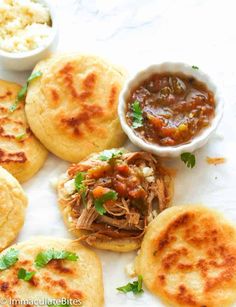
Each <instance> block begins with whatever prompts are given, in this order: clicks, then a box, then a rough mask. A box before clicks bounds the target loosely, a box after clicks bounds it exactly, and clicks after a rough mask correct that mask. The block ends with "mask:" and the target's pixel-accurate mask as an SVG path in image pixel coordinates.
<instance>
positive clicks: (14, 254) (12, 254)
mask: <svg viewBox="0 0 236 307" xmlns="http://www.w3.org/2000/svg"><path fill="white" fill-rule="evenodd" d="M18 255H19V251H17V250H16V249H14V248H11V249H10V250H8V251H7V252H6V253H5V255H3V256H1V257H0V270H1V271H4V270H6V269H8V268H10V267H11V266H12V265H13V264H15V263H16V262H17V261H18Z"/></svg>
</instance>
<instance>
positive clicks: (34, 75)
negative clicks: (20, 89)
mask: <svg viewBox="0 0 236 307" xmlns="http://www.w3.org/2000/svg"><path fill="white" fill-rule="evenodd" d="M42 75H43V73H42V72H41V71H36V72H34V73H33V74H31V75H30V76H29V78H28V80H27V83H29V82H31V81H33V80H34V79H37V78H38V77H41V76H42Z"/></svg>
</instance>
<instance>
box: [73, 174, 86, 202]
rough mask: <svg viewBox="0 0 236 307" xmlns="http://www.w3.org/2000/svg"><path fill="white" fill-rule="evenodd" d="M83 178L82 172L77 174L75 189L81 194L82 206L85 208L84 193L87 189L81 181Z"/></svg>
mask: <svg viewBox="0 0 236 307" xmlns="http://www.w3.org/2000/svg"><path fill="white" fill-rule="evenodd" d="M84 177H85V173H84V172H79V173H78V174H77V175H76V177H75V188H76V190H77V191H78V192H81V197H82V202H83V205H84V206H86V193H87V187H86V186H85V185H84V184H83V180H84Z"/></svg>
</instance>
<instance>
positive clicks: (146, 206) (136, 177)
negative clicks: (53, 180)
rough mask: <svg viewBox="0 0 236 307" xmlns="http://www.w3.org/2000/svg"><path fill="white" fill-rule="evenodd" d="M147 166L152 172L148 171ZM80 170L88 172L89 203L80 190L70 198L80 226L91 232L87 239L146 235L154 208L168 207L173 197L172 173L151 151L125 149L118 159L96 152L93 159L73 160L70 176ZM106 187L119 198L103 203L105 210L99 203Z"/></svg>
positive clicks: (85, 178) (133, 237)
mask: <svg viewBox="0 0 236 307" xmlns="http://www.w3.org/2000/svg"><path fill="white" fill-rule="evenodd" d="M145 168H146V172H151V173H150V174H151V175H150V174H148V173H144V169H145ZM78 172H85V174H86V175H85V177H84V179H83V185H84V186H85V187H86V194H85V195H86V206H85V204H84V202H83V199H82V198H83V197H82V196H81V193H80V192H78V191H77V192H76V194H74V195H71V197H70V199H69V200H68V198H66V201H67V204H68V205H69V206H71V208H72V212H73V217H74V218H77V224H76V227H77V229H83V230H87V231H88V232H89V234H88V235H86V236H84V237H82V238H81V239H82V240H86V241H87V242H92V241H93V240H96V239H99V240H109V239H120V238H132V239H140V238H142V236H143V235H144V233H145V229H146V226H147V220H149V219H150V217H152V216H153V214H152V212H153V210H154V209H155V210H156V209H159V211H162V210H164V209H165V208H166V207H167V206H168V203H169V201H170V198H171V194H170V189H169V187H170V183H171V176H170V174H169V172H168V171H167V170H166V169H165V168H163V167H162V166H161V165H160V163H159V161H158V160H157V158H156V157H154V156H153V155H152V154H151V153H146V152H133V153H123V154H121V155H119V156H118V157H117V158H116V159H115V161H101V160H100V159H99V158H98V156H94V155H93V157H92V158H91V160H90V159H88V160H86V161H83V162H81V163H79V164H73V165H72V166H71V167H70V168H69V170H68V172H67V173H68V175H69V179H72V178H75V176H76V174H77V173H78ZM150 176H151V177H150ZM103 191H105V192H107V191H110V192H112V193H113V194H115V195H116V199H111V200H106V201H104V203H102V204H101V203H100V204H99V206H100V210H104V211H103V212H102V213H101V212H100V211H99V210H98V211H97V208H96V206H95V203H96V199H99V197H101V196H102V195H103V194H101V193H102V192H103ZM95 192H96V193H95ZM105 192H104V193H105ZM100 194H101V195H100ZM155 205H156V206H157V207H156V208H155ZM101 206H102V207H101ZM148 218H149V219H148Z"/></svg>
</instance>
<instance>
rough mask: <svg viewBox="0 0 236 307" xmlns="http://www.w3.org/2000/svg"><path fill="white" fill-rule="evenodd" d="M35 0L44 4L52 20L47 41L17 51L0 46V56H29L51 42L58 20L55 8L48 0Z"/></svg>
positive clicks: (56, 31)
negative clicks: (28, 48)
mask: <svg viewBox="0 0 236 307" xmlns="http://www.w3.org/2000/svg"><path fill="white" fill-rule="evenodd" d="M36 1H37V2H40V3H42V4H44V5H45V6H46V7H47V8H48V9H49V14H50V17H51V20H52V26H51V28H52V31H51V33H50V35H49V37H48V39H47V43H46V44H45V45H43V46H39V47H37V48H35V49H32V50H26V51H18V52H8V51H4V50H2V49H1V48H0V56H1V57H5V58H8V59H16V60H17V59H25V58H30V57H33V56H35V55H37V54H40V53H41V52H42V51H44V50H46V49H47V48H48V47H49V46H50V45H51V44H52V43H53V41H54V39H55V38H56V36H57V33H58V22H57V17H56V14H55V9H54V7H53V5H51V3H50V1H49V0H36Z"/></svg>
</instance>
